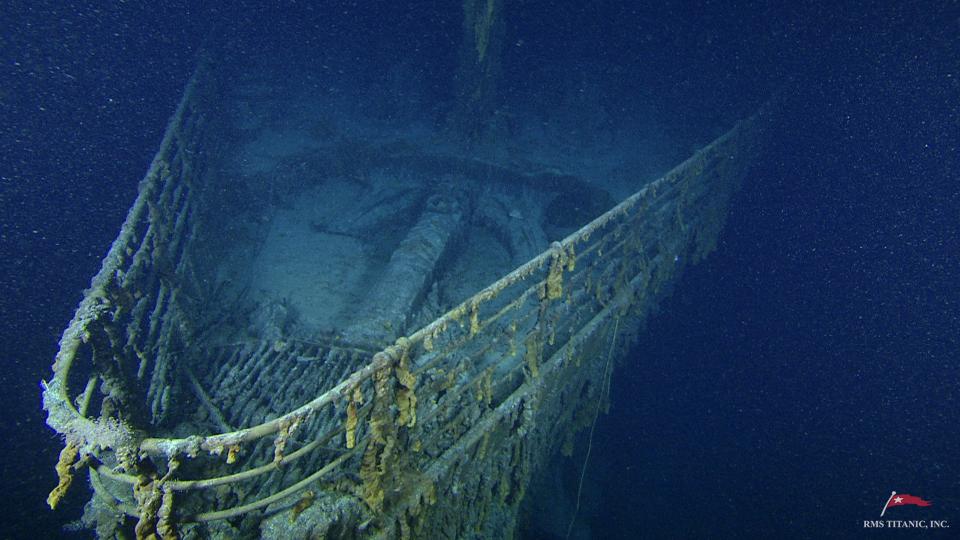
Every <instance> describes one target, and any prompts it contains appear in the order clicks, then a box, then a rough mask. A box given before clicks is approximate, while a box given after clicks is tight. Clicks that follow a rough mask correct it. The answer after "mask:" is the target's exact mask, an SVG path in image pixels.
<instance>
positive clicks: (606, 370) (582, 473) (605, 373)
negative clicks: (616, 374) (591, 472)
mask: <svg viewBox="0 0 960 540" xmlns="http://www.w3.org/2000/svg"><path fill="white" fill-rule="evenodd" d="M619 328H620V317H617V322H616V324H614V325H613V338H611V339H610V350H609V351H607V363H606V365H604V366H603V379H602V380H601V381H600V384H602V385H603V387H601V390H600V399H598V400H597V410H596V412H594V414H593V423H592V424H591V425H590V439H589V441H588V443H587V455H586V456H584V458H583V467H582V468H581V469H580V484H579V485H578V486H577V506H576V507H575V508H574V509H573V516H571V517H570V524H569V525H567V536H566V538H570V532H571V531H572V530H573V524H574V522H576V521H577V512H579V511H580V493H581V492H582V491H583V479H584V477H585V476H586V475H587V462H588V461H590V450H592V449H593V431H594V429H596V427H597V419H598V418H600V404H601V403H603V394H605V393H606V392H609V390H610V387H609V385H608V384H607V382H608V380H609V378H608V373H609V372H610V359H611V358H613V346H614V345H615V344H616V343H617V330H618V329H619ZM605 391H606V392H605Z"/></svg>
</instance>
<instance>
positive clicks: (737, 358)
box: [0, 1, 960, 538]
mask: <svg viewBox="0 0 960 540" xmlns="http://www.w3.org/2000/svg"><path fill="white" fill-rule="evenodd" d="M372 4H373V3H370V4H367V3H349V2H321V3H317V4H311V5H310V6H298V5H295V4H292V5H291V6H287V7H285V8H283V9H281V8H264V7H260V6H258V5H255V4H246V3H242V2H240V3H232V4H228V5H220V4H214V3H211V4H208V5H204V4H198V3H192V2H162V3H158V4H150V5H146V4H136V3H133V4H131V3H117V4H112V3H111V4H105V5H101V3H95V2H56V3H54V2H18V1H14V2H8V3H7V4H6V5H5V8H4V16H3V18H2V21H0V30H2V32H0V50H2V59H3V63H2V67H0V114H2V118H3V122H2V124H0V283H2V285H3V293H4V294H2V295H0V314H2V317H3V324H2V325H0V332H2V336H0V357H2V358H3V361H4V364H3V365H4V366H5V368H6V369H4V370H3V371H2V372H0V382H2V384H3V389H4V391H3V392H2V393H0V410H2V411H3V413H4V414H3V416H4V419H3V424H2V426H3V428H2V429H3V432H2V438H3V455H4V459H3V460H2V462H0V463H2V464H0V482H2V485H3V489H4V491H5V496H4V501H6V502H5V505H6V507H5V508H4V510H5V512H4V518H5V519H4V520H3V521H2V523H0V538H39V537H44V538H50V537H57V536H60V535H62V534H67V533H62V532H61V527H62V525H63V524H64V523H66V522H68V521H71V520H74V519H77V518H78V517H79V515H80V506H81V505H82V504H83V502H84V500H85V497H86V494H85V493H83V490H82V489H78V487H80V486H82V480H78V481H77V483H76V485H75V486H74V488H72V490H71V495H70V497H69V498H68V500H67V501H66V502H65V503H64V504H63V506H62V507H61V508H60V509H59V510H58V511H57V512H56V513H52V512H50V511H49V510H47V508H46V506H45V502H44V501H45V498H46V494H47V492H48V491H49V490H50V488H52V487H53V486H54V485H55V474H54V472H53V465H54V463H55V461H56V455H57V452H58V451H59V449H60V441H59V440H58V439H57V437H55V436H54V434H53V433H52V431H50V430H49V429H48V428H46V427H45V426H44V425H43V420H44V415H43V413H42V411H41V409H40V388H39V384H38V383H39V381H40V379H41V378H44V377H48V376H49V373H50V368H49V366H50V363H51V361H52V358H53V355H54V353H55V352H56V348H57V347H56V345H57V340H58V339H59V335H60V332H61V331H62V330H63V328H64V327H65V326H66V324H67V322H68V321H69V319H70V317H71V316H72V313H73V310H74V309H75V307H76V304H77V302H78V301H79V299H80V296H81V291H82V289H83V288H85V287H86V286H87V285H88V284H89V279H90V277H91V276H92V275H93V274H94V273H95V272H96V270H97V269H98V268H99V264H100V260H101V258H102V256H103V255H104V254H105V253H106V251H107V248H108V246H109V244H110V242H111V241H112V240H113V238H114V237H115V235H116V232H117V230H118V229H119V226H120V224H121V223H122V220H123V218H124V216H125V214H126V211H127V209H128V207H129V205H130V203H131V202H132V201H133V199H134V197H135V194H136V186H137V182H138V181H139V179H140V178H141V176H142V174H143V173H144V172H145V171H146V169H147V166H148V164H149V162H150V160H151V158H152V157H153V153H154V152H155V150H156V148H157V145H158V144H159V141H160V139H161V137H162V132H163V129H164V127H165V125H166V121H167V119H168V117H169V115H170V114H171V113H172V111H173V109H174V107H175V105H176V103H177V101H178V99H179V97H180V92H181V89H182V87H183V85H184V83H185V82H186V80H187V79H188V78H189V76H190V73H191V71H192V68H193V64H194V59H195V55H196V53H197V51H198V50H199V49H200V48H201V47H202V46H203V44H204V42H205V40H206V39H208V36H210V35H217V36H231V39H233V40H235V41H238V42H241V43H242V45H241V46H240V50H243V47H246V48H247V49H248V50H249V51H250V52H251V54H255V53H256V51H257V50H258V49H259V48H260V45H262V48H266V49H268V48H269V47H275V46H278V43H279V44H280V45H279V46H288V47H302V48H303V49H304V54H305V55H307V54H311V47H320V46H322V45H323V43H324V42H325V41H336V42H338V43H341V44H343V43H352V44H353V45H352V46H353V48H354V49H355V50H356V51H357V56H356V58H357V60H356V61H357V62H359V64H358V67H359V68H361V69H362V68H363V66H364V62H370V64H371V65H375V63H376V61H377V58H376V57H377V55H378V54H380V53H378V52H377V51H378V50H379V49H377V47H376V45H377V43H376V42H375V41H369V40H368V39H366V38H364V39H360V38H359V37H358V36H377V35H383V36H384V37H383V39H384V42H385V43H389V41H388V38H390V39H396V38H397V36H396V35H392V33H394V32H397V30H396V28H397V27H398V25H397V24H395V22H396V21H397V20H406V21H407V23H405V24H406V26H405V28H410V25H413V26H414V27H417V28H419V30H418V31H417V33H411V36H410V37H411V42H414V43H417V44H418V47H419V46H421V45H422V46H423V47H427V48H426V49H425V50H418V51H417V53H416V54H419V55H422V56H423V57H432V58H436V59H437V60H436V65H434V71H432V72H427V73H425V77H436V78H438V80H437V81H435V82H436V83H437V85H438V87H439V88H440V90H438V92H439V93H440V94H442V93H443V85H444V84H448V83H443V82H442V81H440V80H439V78H441V77H444V76H446V75H447V74H446V73H445V72H444V70H443V69H442V68H443V66H444V65H447V64H445V62H447V63H449V62H450V61H451V60H450V59H451V58H452V56H451V55H452V54H453V53H452V52H451V50H450V48H448V47H445V46H444V44H445V43H453V44H456V43H458V42H457V39H458V35H459V34H458V32H459V27H458V24H459V20H458V19H457V17H458V15H459V10H458V6H456V5H453V6H452V7H451V6H450V5H446V3H442V2H422V3H413V4H409V5H406V4H405V5H403V6H394V5H393V4H389V7H388V5H387V4H384V5H379V6H373V5H372ZM453 4H455V3H453ZM571 4H572V3H571ZM779 4H780V3H774V4H773V5H766V4H763V3H759V2H744V3H740V4H738V5H736V6H733V5H730V4H728V3H725V2H723V3H720V2H708V1H699V2H681V1H675V2H668V3H667V4H665V5H664V6H662V7H659V8H657V9H655V10H654V9H649V8H642V7H636V6H634V5H633V3H630V2H622V3H615V2H602V1H601V2H590V3H584V4H580V3H577V5H568V4H567V3H562V2H555V3H551V2H543V1H529V2H524V3H522V4H518V5H517V6H518V7H517V8H516V9H517V11H516V12H515V13H514V18H513V19H511V23H510V26H509V28H508V30H507V32H508V33H511V32H512V34H510V35H511V38H513V39H512V40H511V41H509V42H510V43H516V44H523V47H521V48H519V49H518V50H517V51H512V52H511V55H512V56H511V57H510V58H507V59H506V60H505V72H504V73H505V81H504V91H505V92H515V93H516V94H517V95H520V94H523V93H526V94H527V95H529V96H533V97H534V98H535V97H536V96H538V95H541V93H542V94H545V95H546V94H548V93H549V91H550V90H551V86H550V84H549V83H550V81H546V80H538V81H535V82H531V81H530V80H528V79H525V73H524V72H523V71H522V70H520V69H515V70H511V66H514V67H515V66H522V65H524V62H540V63H546V64H553V65H556V66H561V68H562V69H560V72H561V73H565V74H566V75H567V76H569V77H570V78H571V79H576V78H577V77H578V76H579V77H582V78H583V79H584V81H585V83H591V84H592V86H588V88H590V89H591V91H602V92H604V93H605V99H608V100H610V102H613V103H618V104H620V105H621V106H622V107H628V105H629V104H630V103H635V104H644V103H650V102H654V103H656V104H657V118H656V122H659V123H662V124H663V129H664V131H665V133H672V134H671V135H670V138H671V139H676V140H697V141H699V142H701V143H705V142H708V140H709V136H710V135H711V134H715V132H716V130H717V129H718V128H720V127H728V126H729V124H731V123H732V121H733V120H734V119H735V118H737V117H738V116H741V115H743V114H744V113H746V112H748V110H749V109H750V108H751V107H752V106H753V105H755V104H756V100H757V98H758V97H760V96H762V95H765V94H768V93H770V92H771V91H772V90H773V89H775V88H778V87H783V88H785V90H786V91H785V94H784V96H785V99H784V101H783V106H782V108H781V110H780V114H779V115H778V119H777V124H776V126H775V129H773V130H772V131H771V139H770V141H769V149H768V152H767V153H766V154H765V155H764V157H763V159H762V160H761V162H760V163H758V164H757V166H756V167H755V168H754V169H753V170H752V171H751V174H750V177H749V178H748V179H747V181H746V184H745V187H744V190H743V192H742V193H741V194H740V195H739V196H738V198H737V199H736V201H735V202H734V205H733V207H732V214H731V217H730V223H729V225H728V228H727V230H726V232H725V235H724V241H723V242H722V243H721V245H720V247H719V250H718V251H717V252H716V253H715V254H714V255H713V256H712V257H711V258H710V259H708V261H706V262H705V263H704V264H703V265H702V266H700V267H698V268H694V269H692V270H690V271H689V272H688V273H687V275H686V276H685V277H684V279H683V281H682V282H681V283H680V284H679V285H678V287H677V289H676V293H675V294H674V296H673V297H672V298H671V299H669V300H668V301H667V302H666V303H665V304H664V306H663V309H662V310H661V314H660V316H659V317H658V318H656V319H655V320H653V321H652V322H651V324H650V326H649V331H648V332H647V333H646V334H645V336H644V338H643V340H642V343H641V344H640V346H639V347H638V348H637V350H636V351H634V352H633V353H632V355H631V357H630V358H628V359H627V360H625V361H624V362H622V363H621V364H620V365H619V367H618V369H617V371H616V372H615V375H614V383H613V387H612V408H611V414H610V415H609V416H605V417H604V416H602V417H601V420H600V424H599V425H598V428H597V432H596V435H595V438H594V446H593V453H592V454H591V459H590V463H589V467H588V469H587V478H588V480H587V482H588V485H587V489H588V490H592V491H591V493H592V497H593V500H595V501H596V502H595V503H594V504H593V505H592V506H589V505H588V507H585V508H582V510H581V513H580V514H579V517H578V519H581V520H583V521H584V523H585V524H586V526H589V528H590V530H591V531H592V532H593V535H594V536H595V537H598V538H635V537H637V536H647V537H683V536H687V537H691V536H694V537H704V536H708V537H714V538H718V537H743V536H758V535H762V536H778V537H814V536H818V537H819V536H834V537H838V536H841V537H849V536H851V535H857V534H863V533H864V531H863V529H862V521H863V520H865V519H876V517H877V516H878V514H879V510H880V508H881V507H882V504H883V502H884V500H885V499H886V494H888V492H889V491H890V490H893V489H896V490H897V491H902V492H907V493H911V494H914V495H919V496H922V497H924V498H928V499H930V500H933V501H934V506H933V507H930V508H922V509H921V508H914V507H905V508H902V509H897V512H898V514H900V515H901V516H903V517H904V518H906V517H907V516H909V517H910V518H911V519H948V520H951V522H957V523H958V525H957V526H960V521H958V520H960V512H958V511H957V510H958V507H960V503H958V497H960V485H958V482H957V480H956V479H957V478H960V463H958V460H960V458H958V456H957V454H956V452H955V448H956V447H957V445H958V443H960V441H958V435H957V430H956V422H957V420H958V416H960V414H958V413H960V406H958V403H957V399H958V398H957V395H958V381H960V368H958V362H957V353H958V349H960V348H958V338H957V336H958V329H960V324H958V322H960V321H958V317H960V316H958V311H960V310H958V303H960V294H958V291H960V289H958V287H957V286H956V283H957V278H958V275H957V274H958V260H957V253H960V239H958V235H960V233H958V223H960V203H958V198H960V195H958V183H957V171H958V169H957V161H956V159H957V158H956V156H957V147H958V140H957V138H958V132H960V129H958V125H960V124H958V110H957V108H958V103H960V90H958V83H960V81H958V80H960V66H958V62H960V60H958V59H960V50H958V47H957V40H956V36H957V35H958V32H960V20H958V18H957V7H958V6H957V3H956V2H944V3H939V4H927V5H922V4H915V5H912V6H909V7H907V6H904V7H902V8H901V7H897V6H895V5H894V4H895V3H893V2H890V3H889V4H890V5H889V6H882V5H881V6H870V7H862V6H857V7H852V6H851V7H849V8H848V7H844V6H841V7H836V6H834V5H833V4H832V3H830V4H828V3H823V5H806V6H804V7H802V8H801V7H780V6H779ZM644 9H648V11H646V12H645V11H643V10H644ZM391 10H393V11H391ZM419 16H422V20H419V19H417V17H419ZM410 21H414V22H410ZM417 21H418V22H417ZM417 25H419V26H417ZM213 32H215V34H212V33H213ZM278 34H282V38H278ZM277 39H280V41H277ZM597 43H603V44H604V45H603V47H601V48H597V47H596V44H597ZM537 44H540V45H539V46H537ZM551 44H555V45H556V46H551ZM430 47H432V48H433V49H431V48H430ZM538 47H539V48H538ZM511 62H514V63H513V64H511ZM787 81H789V82H787ZM784 84H785V86H782V85H784ZM632 110H633V112H634V113H637V111H641V112H642V111H645V110H647V109H646V108H643V107H641V106H639V105H638V106H637V107H635V108H634V109H632ZM612 114H613V115H616V114H617V113H616V111H615V110H614V111H613V113H612ZM689 150H690V149H688V148H683V149H680V150H679V154H680V155H682V154H686V153H688V151H689ZM585 446H586V441H585V438H584V439H583V440H582V441H581V445H580V448H579V452H578V453H577V454H576V455H575V456H574V458H573V459H571V460H568V462H566V463H565V465H564V469H563V471H562V472H563V474H564V478H565V479H566V480H567V482H566V484H567V489H566V490H565V493H562V494H557V496H558V497H567V498H570V497H573V496H574V495H575V493H576V480H577V479H578V478H579V473H580V467H581V466H582V458H583V450H584V449H585ZM523 532H524V533H525V536H527V537H529V538H536V537H538V535H539V534H540V532H538V530H537V529H536V527H535V526H534V525H533V524H530V523H527V524H525V525H524V529H523ZM870 533H871V534H872V531H871V532H870ZM73 536H74V537H79V535H76V534H74V535H73Z"/></svg>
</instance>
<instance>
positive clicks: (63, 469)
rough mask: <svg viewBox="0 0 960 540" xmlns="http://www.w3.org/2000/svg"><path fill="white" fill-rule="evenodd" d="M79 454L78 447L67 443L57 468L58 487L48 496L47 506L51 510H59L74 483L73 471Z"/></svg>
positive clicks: (61, 452)
mask: <svg viewBox="0 0 960 540" xmlns="http://www.w3.org/2000/svg"><path fill="white" fill-rule="evenodd" d="M77 454H78V449H77V445H75V444H74V443H72V442H70V443H67V445H66V446H64V447H63V450H61V451H60V459H59V460H58V461H57V467H56V469H57V478H58V479H59V481H58V482H57V487H55V488H53V491H51V492H50V495H48V496H47V504H48V505H50V509H51V510H55V509H56V508H57V504H59V503H60V499H62V498H63V496H64V495H66V494H67V489H69V488H70V484H71V483H73V471H72V470H71V469H73V463H74V462H75V461H76V460H77Z"/></svg>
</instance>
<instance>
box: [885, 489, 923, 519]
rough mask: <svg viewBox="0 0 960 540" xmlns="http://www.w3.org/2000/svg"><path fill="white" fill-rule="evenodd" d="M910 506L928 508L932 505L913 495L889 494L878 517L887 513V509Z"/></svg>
mask: <svg viewBox="0 0 960 540" xmlns="http://www.w3.org/2000/svg"><path fill="white" fill-rule="evenodd" d="M908 504H912V505H915V506H930V505H932V504H933V503H932V502H930V501H925V500H923V499H921V498H920V497H915V496H913V495H907V494H906V493H899V494H898V493H897V492H896V491H894V492H892V493H890V498H889V499H887V504H886V505H884V507H883V512H880V517H883V514H885V513H886V512H887V508H893V507H894V506H906V505H908Z"/></svg>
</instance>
